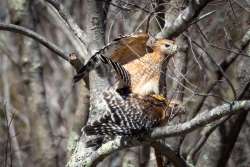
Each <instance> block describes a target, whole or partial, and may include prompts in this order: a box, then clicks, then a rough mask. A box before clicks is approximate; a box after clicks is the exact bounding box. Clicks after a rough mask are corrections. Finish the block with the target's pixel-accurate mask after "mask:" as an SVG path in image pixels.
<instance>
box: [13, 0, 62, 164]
mask: <svg viewBox="0 0 250 167" xmlns="http://www.w3.org/2000/svg"><path fill="white" fill-rule="evenodd" d="M32 3H33V1H32V0H23V1H22V0H16V1H15V0H12V1H9V8H10V9H11V14H12V19H11V20H12V22H13V23H16V24H19V25H22V26H24V27H28V28H30V29H32V30H34V31H36V25H37V22H36V21H37V20H36V19H37V18H36V12H35V10H34V9H32V8H33V7H35V5H34V4H32ZM16 42H17V43H18V44H19V54H20V56H21V57H20V58H21V59H20V61H21V62H20V63H21V69H22V77H23V83H24V85H23V86H24V97H25V98H26V100H25V103H26V105H25V107H26V109H27V112H28V113H29V114H28V117H29V121H30V126H31V133H30V140H31V141H30V142H31V146H30V150H31V152H30V155H29V157H31V161H30V164H32V165H31V166H43V167H47V166H57V163H58V161H57V160H56V159H55V158H56V156H55V155H56V154H55V151H56V150H55V149H51V148H54V143H53V133H52V129H51V126H50V125H51V124H50V120H49V110H48V107H47V104H46V92H45V87H44V81H43V65H42V62H43V61H42V59H41V55H40V53H39V51H38V50H39V49H38V44H37V43H36V42H35V41H34V40H31V39H27V38H25V37H23V36H19V35H17V37H16ZM51 158H52V159H51Z"/></svg>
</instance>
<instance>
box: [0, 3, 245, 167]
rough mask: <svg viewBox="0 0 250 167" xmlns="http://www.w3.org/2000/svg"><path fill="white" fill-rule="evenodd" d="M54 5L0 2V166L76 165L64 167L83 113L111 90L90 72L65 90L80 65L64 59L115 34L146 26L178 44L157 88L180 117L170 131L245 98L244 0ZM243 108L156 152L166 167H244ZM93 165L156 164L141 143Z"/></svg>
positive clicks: (94, 48) (83, 56) (97, 46)
mask: <svg viewBox="0 0 250 167" xmlns="http://www.w3.org/2000/svg"><path fill="white" fill-rule="evenodd" d="M57 2H58V1H53V0H44V1H43V0H8V1H7V0H0V136H1V137H0V166H4V167H5V166H15V167H23V166H27V167H29V166H43V167H47V166H56V167H59V166H65V165H66V164H67V162H68V160H69V159H70V163H68V165H69V166H75V165H76V164H77V163H72V162H74V161H76V159H74V158H72V153H73V156H74V155H75V154H78V151H79V148H81V141H84V137H83V138H82V139H81V140H80V143H78V144H77V145H76V142H77V141H78V139H79V137H80V136H81V131H80V130H81V128H82V127H83V126H84V125H85V124H86V123H87V120H88V118H89V115H93V113H89V111H90V109H89V107H90V105H91V106H92V107H91V110H94V109H95V108H98V107H99V106H98V105H97V104H98V103H99V100H100V99H98V93H100V92H101V90H103V89H105V88H107V87H109V85H108V81H107V79H105V78H103V77H101V76H100V75H98V74H97V73H98V72H95V71H94V72H91V73H90V75H89V79H88V78H86V79H85V82H84V81H82V82H81V83H79V84H73V83H72V78H73V75H74V74H75V73H76V72H75V69H77V68H79V62H77V63H75V62H74V60H73V61H72V60H71V59H70V58H69V56H68V55H69V53H72V52H76V53H77V54H78V55H80V57H79V59H80V60H82V62H83V61H86V60H88V59H89V57H90V56H91V55H92V54H93V53H95V52H96V51H97V50H98V49H100V48H101V47H103V46H104V45H105V44H107V43H108V42H110V41H112V39H114V38H116V37H119V35H123V34H130V33H132V32H138V31H145V30H146V29H147V28H148V30H149V33H150V34H151V35H152V36H156V37H177V39H176V40H177V42H178V45H179V46H181V48H182V49H181V50H180V52H179V53H178V54H177V55H176V56H175V57H174V58H173V59H172V60H171V62H170V65H169V66H168V68H167V69H166V68H164V69H162V70H163V72H164V73H165V75H163V77H162V80H163V83H162V84H161V85H162V92H163V93H164V94H165V95H167V96H168V97H169V98H170V97H171V98H175V99H178V100H180V101H182V102H183V105H184V106H185V108H186V110H187V111H186V114H185V115H184V116H182V117H181V118H177V119H176V120H175V121H173V122H172V123H171V124H173V125H174V124H177V123H180V122H186V121H189V120H191V119H192V118H193V117H195V116H196V115H197V114H198V113H209V111H210V110H211V109H213V108H215V107H216V106H220V105H222V104H224V103H226V104H228V103H229V102H232V101H234V100H249V98H250V94H249V93H250V88H249V84H250V48H249V41H250V29H249V28H250V1H249V0H190V1H188V0H139V1H136V0H106V1H101V0H75V1H67V0H63V1H60V3H57ZM198 2H200V3H198ZM185 12H186V13H185ZM192 12H193V13H192ZM183 13H184V14H183ZM185 14H186V15H185ZM189 14H190V15H189ZM70 16H71V17H72V18H73V20H74V21H75V22H74V21H73V20H72V18H71V17H70ZM178 16H179V17H178ZM180 16H188V17H180ZM197 16H201V17H200V18H199V17H197ZM178 19H179V21H180V22H174V21H176V20H178ZM75 23H77V24H75ZM173 23H180V24H181V26H179V27H178V24H176V25H174V24H173ZM9 24H15V25H18V26H22V27H25V28H27V29H28V30H32V31H34V32H36V33H38V34H40V35H41V36H43V37H45V40H42V39H39V38H35V37H34V36H32V34H30V32H28V33H26V34H25V33H24V34H25V35H21V34H22V33H23V29H21V30H20V29H19V28H20V27H15V26H13V25H12V26H9V27H8V26H6V25H9ZM76 25H78V26H79V27H80V28H81V29H82V31H79V29H78V27H77V26H76ZM171 27H173V29H171ZM176 27H177V28H176ZM27 29H25V30H27ZM25 30H24V31H25ZM9 31H11V32H9ZM20 33H21V34H20ZM27 35H28V36H31V37H32V38H35V40H34V39H31V38H29V37H27ZM41 41H43V42H41ZM57 46H58V47H57ZM46 47H47V48H46ZM48 48H49V49H48ZM239 53H240V54H239ZM79 59H77V60H78V61H79ZM70 62H71V63H70ZM72 67H73V68H72ZM166 85H167V86H166ZM97 92H98V93H97ZM90 99H91V100H90ZM233 104H234V103H233ZM245 110H246V111H244V112H241V113H239V114H236V115H233V116H231V115H229V116H226V117H223V118H221V119H214V120H210V121H208V122H207V123H209V124H207V125H206V126H204V125H203V126H198V127H199V128H197V127H196V130H194V131H192V132H191V133H188V134H187V133H186V132H185V133H179V135H178V136H177V137H176V136H175V137H168V138H167V139H166V140H165V146H169V147H168V148H171V150H172V153H173V152H174V158H172V159H171V158H170V157H169V155H171V153H166V152H167V151H166V150H165V151H163V152H165V154H166V155H162V157H163V161H164V163H165V164H164V165H165V166H171V164H172V163H173V164H175V166H178V163H177V164H176V163H174V162H172V161H171V160H173V159H175V160H176V159H177V161H178V158H182V160H185V163H187V164H189V165H190V164H192V165H194V166H202V167H216V166H220V167H223V166H228V167H235V166H239V167H247V166H250V158H249V157H250V116H249V114H248V112H247V110H249V107H248V108H247V107H246V108H245ZM232 111H233V109H232ZM90 119H92V117H90ZM75 147H76V148H78V150H76V151H75V152H74V148H75ZM82 154H84V153H82ZM165 156H166V157H167V158H165ZM167 159H170V161H168V160H167ZM99 161H100V160H99ZM99 161H98V162H99ZM100 166H124V167H125V166H156V162H155V156H154V151H153V149H152V148H151V147H150V145H144V146H140V147H133V148H124V149H122V151H119V152H114V153H113V154H111V155H110V156H108V157H107V158H106V159H105V160H104V161H101V162H100Z"/></svg>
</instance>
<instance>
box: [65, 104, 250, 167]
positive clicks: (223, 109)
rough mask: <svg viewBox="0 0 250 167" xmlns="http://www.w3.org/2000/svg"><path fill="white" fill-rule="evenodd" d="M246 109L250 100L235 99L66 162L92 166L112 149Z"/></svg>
mask: <svg viewBox="0 0 250 167" xmlns="http://www.w3.org/2000/svg"><path fill="white" fill-rule="evenodd" d="M248 110H250V100H246V101H235V102H234V103H232V104H224V105H221V106H218V107H215V108H214V109H212V110H211V111H208V112H204V113H201V114H198V115H197V116H196V117H195V118H193V119H192V120H190V121H188V122H185V123H182V124H177V125H171V126H166V127H159V128H156V129H155V130H154V131H153V133H152V134H151V136H150V137H145V138H144V139H145V140H144V141H142V140H140V141H138V140H136V139H132V138H129V139H126V142H124V140H123V138H117V139H115V140H113V141H110V142H108V143H106V144H104V145H102V147H100V148H99V149H98V150H97V151H94V152H92V153H91V154H90V155H89V156H88V157H87V158H85V159H84V156H81V157H75V158H72V159H71V161H70V162H69V163H68V166H93V165H96V164H97V163H98V162H100V161H101V160H103V159H104V158H105V157H106V156H108V155H109V154H111V153H113V152H114V151H117V150H121V149H123V148H127V147H132V146H138V145H139V144H145V143H148V142H149V143H151V142H153V141H154V140H155V139H159V138H165V137H173V136H178V135H181V134H186V133H189V132H191V131H193V130H196V129H198V128H200V127H202V126H204V125H206V124H208V123H211V122H213V121H215V120H218V119H220V118H222V117H224V116H226V115H230V114H236V113H239V111H244V112H247V111H248ZM78 155H79V154H78ZM76 159H77V161H76Z"/></svg>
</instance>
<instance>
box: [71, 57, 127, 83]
mask: <svg viewBox="0 0 250 167" xmlns="http://www.w3.org/2000/svg"><path fill="white" fill-rule="evenodd" d="M101 62H102V63H104V64H108V65H110V66H111V67H112V68H113V69H114V70H115V72H116V73H117V75H118V76H119V77H120V78H121V80H123V82H124V83H125V84H126V85H128V86H129V85H130V84H131V83H130V82H131V81H130V74H129V72H128V71H127V70H126V69H125V68H124V67H123V66H122V65H121V64H119V63H118V62H114V61H113V60H111V59H110V58H108V57H105V56H103V55H102V54H99V53H98V54H95V55H94V56H92V57H91V58H90V59H89V61H88V62H87V64H86V65H84V66H83V67H82V68H81V69H80V70H79V71H78V74H77V75H75V76H74V79H73V80H74V82H78V81H80V80H81V79H82V78H83V77H84V76H86V74H88V73H89V72H90V71H91V70H93V69H95V68H96V67H98V66H99V65H100V64H101Z"/></svg>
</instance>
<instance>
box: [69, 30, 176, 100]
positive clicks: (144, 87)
mask: <svg viewBox="0 0 250 167" xmlns="http://www.w3.org/2000/svg"><path fill="white" fill-rule="evenodd" d="M148 38H149V36H148V35H147V34H144V33H140V34H135V35H130V36H125V37H120V38H119V39H116V40H114V43H112V44H109V45H107V46H106V47H104V48H103V49H101V50H100V51H99V52H97V53H96V54H95V55H94V56H92V57H91V58H90V60H89V61H88V62H87V63H86V65H84V66H83V67H82V68H81V69H80V70H79V71H78V74H77V75H76V76H74V81H75V82H77V81H79V80H80V79H81V78H83V77H84V76H85V75H86V74H87V73H88V72H89V71H91V70H93V69H95V68H96V67H97V66H98V65H100V64H101V63H104V64H109V65H111V66H112V67H113V69H114V70H115V71H116V73H117V74H118V76H119V77H120V78H121V82H120V86H119V88H120V89H119V90H121V89H123V88H126V89H129V92H133V93H136V94H140V95H147V94H159V80H160V73H161V69H160V68H161V64H162V62H163V61H164V60H166V61H168V60H169V59H170V57H171V56H173V55H174V54H175V53H176V52H177V45H176V44H175V41H172V40H168V39H160V40H156V41H155V43H154V44H153V47H152V52H149V53H147V49H146V48H147V47H146V42H147V40H148ZM114 46H115V47H114ZM108 55H111V56H108Z"/></svg>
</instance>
